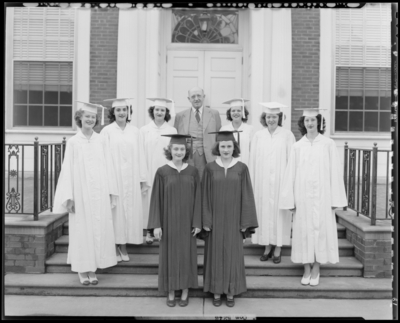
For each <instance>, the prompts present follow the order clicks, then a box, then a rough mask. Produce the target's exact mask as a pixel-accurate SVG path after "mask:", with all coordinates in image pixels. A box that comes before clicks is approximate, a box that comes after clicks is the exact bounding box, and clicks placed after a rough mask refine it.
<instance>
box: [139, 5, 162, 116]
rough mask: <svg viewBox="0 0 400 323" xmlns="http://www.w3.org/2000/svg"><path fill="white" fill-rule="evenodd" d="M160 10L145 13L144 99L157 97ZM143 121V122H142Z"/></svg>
mask: <svg viewBox="0 0 400 323" xmlns="http://www.w3.org/2000/svg"><path fill="white" fill-rule="evenodd" d="M160 18H161V14H160V10H159V9H156V10H154V9H153V10H151V11H147V12H146V97H147V98H149V97H150V98H151V97H159V95H160V94H159V93H158V84H159V82H160V80H159V78H158V63H159V62H158V52H159V37H160V34H159V32H158V30H159V24H160ZM143 121H144V120H143Z"/></svg>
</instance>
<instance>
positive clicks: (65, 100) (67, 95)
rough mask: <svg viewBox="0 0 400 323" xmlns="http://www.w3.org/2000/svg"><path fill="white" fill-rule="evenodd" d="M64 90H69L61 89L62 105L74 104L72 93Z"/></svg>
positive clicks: (62, 87)
mask: <svg viewBox="0 0 400 323" xmlns="http://www.w3.org/2000/svg"><path fill="white" fill-rule="evenodd" d="M64 88H67V86H61V87H60V91H61V92H60V104H72V91H68V89H65V90H64ZM69 88H71V87H69Z"/></svg>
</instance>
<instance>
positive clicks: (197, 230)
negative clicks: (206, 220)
mask: <svg viewBox="0 0 400 323" xmlns="http://www.w3.org/2000/svg"><path fill="white" fill-rule="evenodd" d="M200 231H201V229H199V228H194V229H193V230H192V233H193V237H194V236H195V235H196V234H198V233H199V232H200Z"/></svg>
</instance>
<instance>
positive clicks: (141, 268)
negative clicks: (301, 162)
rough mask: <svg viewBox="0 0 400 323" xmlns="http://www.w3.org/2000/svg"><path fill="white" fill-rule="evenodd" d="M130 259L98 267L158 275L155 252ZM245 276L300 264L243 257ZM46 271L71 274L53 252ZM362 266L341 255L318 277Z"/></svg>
mask: <svg viewBox="0 0 400 323" xmlns="http://www.w3.org/2000/svg"><path fill="white" fill-rule="evenodd" d="M129 258H130V260H129V261H127V262H124V261H121V262H119V263H118V264H117V265H116V266H114V267H109V268H105V269H98V271H97V272H98V273H100V274H146V275H149V274H153V275H157V274H158V264H159V256H158V255H156V254H147V255H146V254H130V255H129ZM244 261H245V266H246V275H248V276H299V277H300V276H301V275H302V274H303V265H301V264H295V263H293V262H292V261H291V260H290V257H287V256H284V257H282V259H281V262H280V263H279V264H274V263H273V262H272V261H271V260H268V261H260V260H259V257H258V256H252V255H246V256H245V257H244ZM197 264H198V274H199V275H202V274H203V264H204V256H203V255H198V256H197ZM46 272H48V273H70V272H71V266H70V265H69V264H67V254H66V253H55V254H53V255H52V256H51V257H50V258H49V259H47V260H46ZM362 273H363V265H362V264H361V263H360V262H359V261H358V260H357V259H356V258H354V257H342V258H340V262H339V263H337V264H325V265H321V276H340V277H344V276H357V277H359V276H362Z"/></svg>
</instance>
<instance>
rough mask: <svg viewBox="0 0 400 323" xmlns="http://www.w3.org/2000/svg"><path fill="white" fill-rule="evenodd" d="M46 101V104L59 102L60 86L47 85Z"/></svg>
mask: <svg viewBox="0 0 400 323" xmlns="http://www.w3.org/2000/svg"><path fill="white" fill-rule="evenodd" d="M44 103H45V104H58V86H57V85H46V86H45V92H44Z"/></svg>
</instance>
